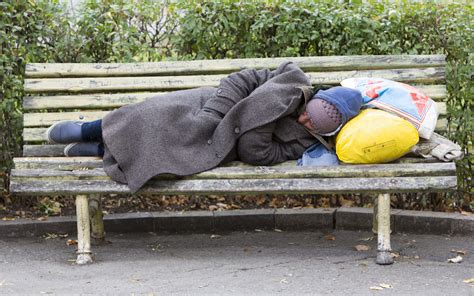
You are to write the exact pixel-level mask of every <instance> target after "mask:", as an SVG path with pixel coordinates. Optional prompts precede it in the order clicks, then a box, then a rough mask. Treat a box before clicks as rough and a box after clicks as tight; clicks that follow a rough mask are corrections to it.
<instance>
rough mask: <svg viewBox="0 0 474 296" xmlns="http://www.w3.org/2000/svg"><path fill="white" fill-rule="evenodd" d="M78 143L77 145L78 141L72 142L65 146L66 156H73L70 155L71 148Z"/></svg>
mask: <svg viewBox="0 0 474 296" xmlns="http://www.w3.org/2000/svg"><path fill="white" fill-rule="evenodd" d="M76 145H77V143H71V144H69V145H67V146H66V147H64V156H66V157H71V156H69V150H71V149H72V147H74V146H76Z"/></svg>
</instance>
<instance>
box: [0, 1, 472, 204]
mask: <svg viewBox="0 0 474 296" xmlns="http://www.w3.org/2000/svg"><path fill="white" fill-rule="evenodd" d="M359 2H362V1H338V3H339V5H337V6H336V5H334V1H330V0H321V1H318V2H317V3H314V2H313V1H306V2H305V1H283V0H279V1H184V0H175V1H170V2H166V1H158V0H143V1H138V0H115V1H112V0H87V1H84V2H83V3H82V6H81V8H80V9H79V10H78V11H77V12H76V15H75V16H74V15H71V14H69V13H68V11H67V9H66V8H65V7H64V6H62V5H60V4H58V1H57V0H56V1H51V0H50V1H47V0H41V1H26V0H23V1H14V2H13V1H10V2H2V3H0V8H1V9H2V14H0V42H1V47H0V49H1V52H0V53H1V54H0V61H1V63H0V65H1V67H2V71H1V74H0V75H2V76H0V77H1V80H0V83H1V85H2V93H3V98H2V101H1V104H0V114H1V117H2V121H1V123H0V124H1V131H2V142H1V145H2V146H1V148H0V151H1V152H0V154H1V157H2V158H1V159H0V171H5V170H7V169H8V168H10V167H11V159H12V157H13V156H17V155H20V154H21V145H22V143H21V130H22V127H21V101H22V95H23V93H22V84H23V74H24V65H25V63H26V62H133V61H160V60H162V59H217V58H244V57H277V56H318V55H355V54H357V55H379V54H437V53H444V54H446V55H447V58H448V66H447V87H448V92H449V94H448V99H447V104H448V110H449V113H450V117H449V118H448V120H449V129H448V136H449V137H450V138H451V139H453V140H455V141H457V142H458V143H460V144H461V145H462V147H463V149H464V152H465V154H466V155H467V157H465V159H464V160H462V161H460V162H459V163H458V168H459V169H458V172H459V186H460V189H461V190H460V192H461V193H464V195H463V196H462V198H460V199H459V201H460V202H461V205H462V206H464V207H468V206H469V203H474V199H473V198H472V193H473V181H472V173H473V170H472V166H473V155H472V141H473V139H472V137H473V128H472V110H473V96H472V85H471V77H470V75H472V65H473V60H472V58H473V50H472V49H473V48H472V44H474V42H473V40H472V39H473V35H474V34H473V23H472V15H473V13H474V11H473V6H472V4H464V5H461V4H449V5H442V4H436V3H432V2H429V3H413V2H412V1H400V2H396V3H393V2H394V1H388V0H386V1H375V0H374V1H364V3H359ZM367 2H368V3H367ZM351 3H356V4H351ZM472 206H474V205H472Z"/></svg>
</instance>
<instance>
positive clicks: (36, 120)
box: [23, 111, 447, 135]
mask: <svg viewBox="0 0 474 296" xmlns="http://www.w3.org/2000/svg"><path fill="white" fill-rule="evenodd" d="M109 112H110V111H81V112H49V113H25V114H23V126H24V127H41V126H43V127H48V126H50V125H52V124H53V123H55V122H57V121H61V120H77V121H93V120H97V119H101V118H104V116H105V115H107V114H108V113H109ZM446 126H447V122H446V120H445V119H444V118H439V119H438V124H437V127H436V129H437V130H441V129H443V128H444V129H445V127H446ZM28 133H30V132H26V133H25V135H27V134H28ZM30 134H31V133H30ZM37 134H38V133H37Z"/></svg>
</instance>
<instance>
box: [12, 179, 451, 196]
mask: <svg viewBox="0 0 474 296" xmlns="http://www.w3.org/2000/svg"><path fill="white" fill-rule="evenodd" d="M456 184H457V183H456V177H455V176H440V177H431V176H430V177H399V178H398V177H395V178H392V177H387V178H310V179H306V178H303V179H226V180H151V181H150V182H148V183H147V184H146V185H145V186H144V187H143V188H142V189H141V190H140V192H139V193H141V194H259V193H260V194H261V193H266V194H292V193H294V194H317V193H368V192H373V193H390V192H429V191H452V190H455V188H456ZM10 191H11V192H12V193H14V194H26V195H42V194H94V193H109V194H110V193H129V192H130V191H129V189H128V186H126V185H123V184H119V183H116V182H114V181H110V180H84V181H74V180H73V181H61V182H58V181H57V180H52V181H46V180H45V181H30V182H24V181H22V180H20V181H16V180H14V179H13V180H12V181H11V184H10Z"/></svg>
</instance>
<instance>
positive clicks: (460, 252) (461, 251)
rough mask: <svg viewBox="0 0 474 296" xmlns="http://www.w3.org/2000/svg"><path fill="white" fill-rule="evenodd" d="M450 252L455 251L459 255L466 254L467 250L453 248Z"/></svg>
mask: <svg viewBox="0 0 474 296" xmlns="http://www.w3.org/2000/svg"><path fill="white" fill-rule="evenodd" d="M451 253H457V254H459V255H466V254H467V251H465V250H455V249H451Z"/></svg>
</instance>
